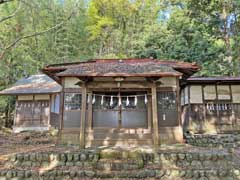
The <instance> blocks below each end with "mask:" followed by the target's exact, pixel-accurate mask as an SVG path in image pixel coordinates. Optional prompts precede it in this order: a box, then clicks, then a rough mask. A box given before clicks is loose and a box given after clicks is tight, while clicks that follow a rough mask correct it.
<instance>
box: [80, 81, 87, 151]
mask: <svg viewBox="0 0 240 180" xmlns="http://www.w3.org/2000/svg"><path fill="white" fill-rule="evenodd" d="M86 107H87V88H86V84H82V107H81V119H80V121H81V122H80V124H81V125H80V147H81V148H85V122H86Z"/></svg>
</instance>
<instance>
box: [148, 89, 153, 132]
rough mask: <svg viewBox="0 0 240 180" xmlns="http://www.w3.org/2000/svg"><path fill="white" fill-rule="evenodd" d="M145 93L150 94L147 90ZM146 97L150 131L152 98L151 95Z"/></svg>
mask: <svg viewBox="0 0 240 180" xmlns="http://www.w3.org/2000/svg"><path fill="white" fill-rule="evenodd" d="M147 94H151V92H149V91H148V92H147ZM147 98H148V103H147V120H148V130H149V131H150V132H151V131H152V106H151V103H152V100H151V97H149V96H148V97H147Z"/></svg>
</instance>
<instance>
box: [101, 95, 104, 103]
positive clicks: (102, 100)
mask: <svg viewBox="0 0 240 180" xmlns="http://www.w3.org/2000/svg"><path fill="white" fill-rule="evenodd" d="M103 103H104V96H103V95H102V98H101V105H103Z"/></svg>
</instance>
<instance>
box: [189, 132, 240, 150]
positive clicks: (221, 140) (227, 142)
mask: <svg viewBox="0 0 240 180" xmlns="http://www.w3.org/2000/svg"><path fill="white" fill-rule="evenodd" d="M185 140H186V143H188V144H191V145H194V146H200V147H226V148H232V147H240V134H237V133H236V134H187V133H186V134H185Z"/></svg>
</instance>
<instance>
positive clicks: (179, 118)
mask: <svg viewBox="0 0 240 180" xmlns="http://www.w3.org/2000/svg"><path fill="white" fill-rule="evenodd" d="M176 82H177V84H176V85H177V88H176V103H177V116H178V117H177V119H178V125H179V126H180V127H182V118H181V117H182V116H181V112H182V111H181V108H182V107H181V94H180V83H179V77H176Z"/></svg>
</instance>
